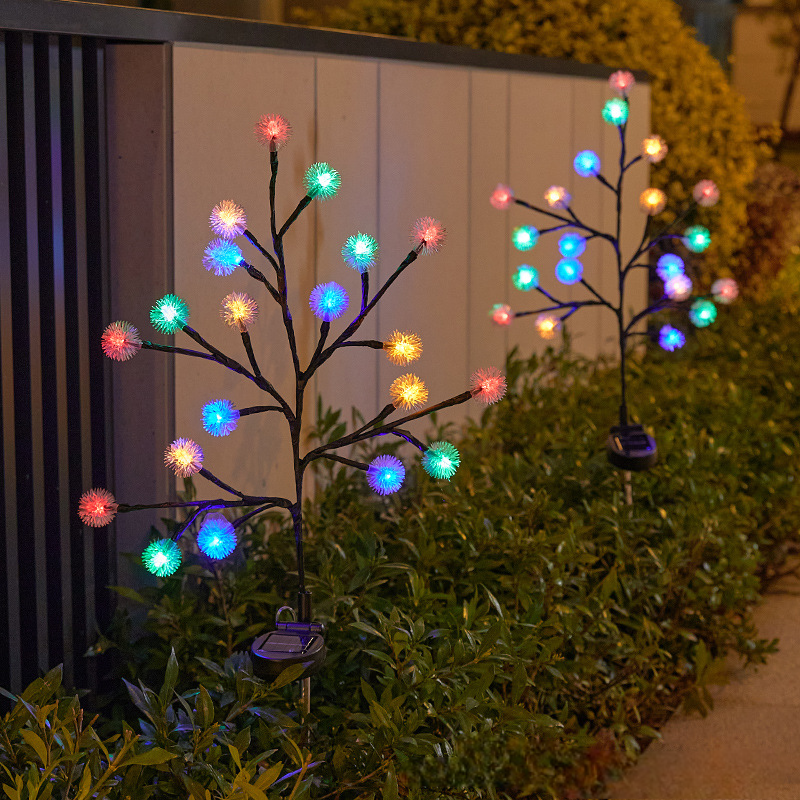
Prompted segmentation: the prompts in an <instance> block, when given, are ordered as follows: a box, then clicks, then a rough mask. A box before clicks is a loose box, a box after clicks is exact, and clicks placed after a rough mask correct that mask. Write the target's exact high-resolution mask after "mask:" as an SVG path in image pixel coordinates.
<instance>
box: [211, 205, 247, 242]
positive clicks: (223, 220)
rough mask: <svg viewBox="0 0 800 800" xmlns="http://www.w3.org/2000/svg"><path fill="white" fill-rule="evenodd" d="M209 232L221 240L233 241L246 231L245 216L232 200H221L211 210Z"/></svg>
mask: <svg viewBox="0 0 800 800" xmlns="http://www.w3.org/2000/svg"><path fill="white" fill-rule="evenodd" d="M208 223H209V225H210V226H211V230H212V231H214V233H215V234H216V235H217V236H221V237H222V238H223V239H235V238H236V237H237V236H241V235H242V234H243V233H244V232H245V231H246V230H247V214H245V213H244V209H243V208H242V207H241V206H237V205H236V203H234V202H233V200H223V201H222V202H221V203H217V205H215V206H214V208H213V209H211V216H210V217H209V218H208Z"/></svg>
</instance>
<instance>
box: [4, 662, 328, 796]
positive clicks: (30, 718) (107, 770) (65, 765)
mask: <svg viewBox="0 0 800 800" xmlns="http://www.w3.org/2000/svg"><path fill="white" fill-rule="evenodd" d="M215 670H216V672H217V674H218V681H217V683H218V684H220V685H219V686H218V687H217V688H216V689H214V688H212V689H211V690H207V689H206V688H205V687H203V686H200V687H199V689H194V690H193V691H189V692H186V693H184V694H183V695H176V694H175V692H174V689H175V685H176V682H177V679H178V662H177V659H176V658H175V656H174V654H173V655H172V656H171V657H170V658H169V659H168V663H167V669H166V679H165V681H164V684H163V686H162V687H161V690H160V691H159V692H154V691H152V690H150V689H148V688H147V687H146V686H144V684H141V683H140V684H139V685H138V686H134V685H132V684H129V685H128V691H129V692H130V696H131V698H132V701H133V703H134V705H135V708H136V710H137V712H139V713H141V714H143V715H144V717H145V719H144V720H140V721H139V726H140V728H141V731H142V732H141V734H135V733H134V732H133V730H132V728H131V727H130V726H129V725H128V724H127V723H123V725H122V731H121V733H119V734H113V735H111V736H108V737H106V738H101V736H100V735H99V734H98V731H97V730H96V728H95V727H94V725H95V722H96V717H95V718H94V719H92V720H91V721H87V719H86V714H85V712H84V710H83V709H82V708H81V705H80V702H79V700H78V697H77V696H75V697H67V696H65V695H64V693H63V692H62V691H61V669H60V668H56V669H54V670H52V671H51V672H49V673H48V674H47V675H45V676H44V678H42V679H40V680H37V681H34V682H33V683H32V684H31V685H30V686H28V688H27V689H26V690H25V692H24V693H23V694H22V695H20V696H19V697H16V696H14V695H11V694H8V693H7V692H3V694H6V695H7V696H8V697H9V698H10V699H11V700H12V701H13V702H14V707H13V708H12V710H11V711H10V712H9V713H8V714H6V715H5V717H3V719H2V720H0V785H1V786H2V789H3V792H4V795H5V796H7V797H8V798H10V800H34V798H41V800H49V798H51V797H52V798H59V800H62V799H63V800H89V798H100V799H101V800H102V799H103V798H120V799H121V798H136V800H147V798H150V797H158V798H164V797H191V798H195V799H196V800H246V798H261V800H277V798H279V797H292V798H301V797H307V796H308V790H309V788H310V776H311V773H312V772H313V767H314V766H316V765H314V764H312V762H311V759H310V758H309V757H308V754H307V753H306V752H303V751H302V750H301V749H300V748H298V747H297V746H296V745H295V744H294V743H293V741H292V740H291V739H289V738H287V737H285V736H283V735H282V731H285V730H286V729H291V728H292V727H293V726H294V723H293V722H292V721H291V720H290V719H288V718H286V717H283V716H282V715H280V714H279V713H278V712H275V711H273V710H272V709H270V708H269V707H268V706H265V703H266V701H268V700H269V699H271V698H272V697H273V696H274V693H275V691H276V690H277V689H279V688H280V687H281V686H282V685H284V684H285V683H287V682H289V681H290V680H292V679H293V678H295V677H296V675H297V671H296V670H295V671H294V673H293V674H292V673H289V671H288V670H287V671H286V672H285V673H284V674H283V675H281V676H280V677H279V678H278V679H277V680H276V681H275V683H274V684H273V685H272V686H269V687H268V686H265V685H264V684H263V683H261V682H260V681H255V680H253V676H252V674H251V673H250V672H248V670H247V669H246V664H242V659H241V658H239V659H234V660H232V661H229V662H228V663H226V664H225V665H224V667H215ZM223 684H224V686H223ZM263 717H267V718H268V719H269V720H270V722H269V723H267V722H265V721H264V719H263ZM281 744H287V745H288V747H287V754H286V755H284V756H283V759H285V760H287V761H293V762H294V763H295V765H296V769H294V770H293V771H292V772H287V771H286V769H285V767H284V765H283V763H282V760H281V759H277V760H276V759H273V758H272V756H273V755H274V753H275V752H276V750H277V746H278V745H281ZM309 770H311V771H309Z"/></svg>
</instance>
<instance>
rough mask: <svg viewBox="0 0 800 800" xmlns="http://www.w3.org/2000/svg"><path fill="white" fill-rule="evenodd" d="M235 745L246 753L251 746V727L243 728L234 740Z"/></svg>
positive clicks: (241, 751)
mask: <svg viewBox="0 0 800 800" xmlns="http://www.w3.org/2000/svg"><path fill="white" fill-rule="evenodd" d="M233 746H234V747H235V748H236V749H237V750H238V751H239V752H240V753H246V752H247V748H248V747H250V728H242V730H240V731H239V733H238V734H236V738H235V739H234V740H233Z"/></svg>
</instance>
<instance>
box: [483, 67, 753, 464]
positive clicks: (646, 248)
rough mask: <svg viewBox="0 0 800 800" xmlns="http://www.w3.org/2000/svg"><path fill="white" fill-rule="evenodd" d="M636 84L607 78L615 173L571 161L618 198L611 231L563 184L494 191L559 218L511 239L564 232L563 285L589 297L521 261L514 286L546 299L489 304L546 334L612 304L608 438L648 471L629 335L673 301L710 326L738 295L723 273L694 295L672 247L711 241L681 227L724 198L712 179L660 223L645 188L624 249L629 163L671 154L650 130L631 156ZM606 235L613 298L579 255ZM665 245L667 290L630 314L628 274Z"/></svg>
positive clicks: (528, 245)
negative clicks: (577, 206) (614, 345)
mask: <svg viewBox="0 0 800 800" xmlns="http://www.w3.org/2000/svg"><path fill="white" fill-rule="evenodd" d="M634 84H635V80H634V76H633V74H632V73H631V72H627V71H624V70H621V71H618V72H615V73H614V74H613V75H612V76H611V77H610V78H609V85H610V86H611V88H612V90H613V91H614V92H615V93H616V94H617V96H616V97H613V98H612V99H610V100H609V101H608V102H607V103H606V104H605V105H604V106H603V110H602V116H603V119H604V120H605V122H607V123H608V124H609V125H611V126H613V127H615V128H616V129H617V131H618V132H619V143H620V150H619V161H618V169H617V174H616V179H613V180H609V179H607V178H606V177H604V176H603V174H602V172H601V164H600V158H599V156H598V155H597V153H595V152H593V151H591V150H582V151H581V152H579V153H578V154H577V155H576V156H575V159H574V161H573V167H574V169H575V172H576V173H577V174H578V175H579V176H580V177H583V178H595V179H596V180H598V181H599V182H600V183H601V184H602V185H603V186H604V187H605V188H606V189H608V190H609V191H610V192H611V193H612V194H613V197H614V200H615V204H616V226H615V229H614V230H613V231H612V232H606V231H602V230H598V229H596V228H594V227H592V226H591V225H588V224H587V223H586V222H584V221H583V220H582V219H581V218H580V217H578V215H577V213H576V212H575V211H574V209H573V207H572V198H571V196H570V194H569V192H568V191H567V190H566V189H565V188H564V187H563V186H551V187H550V188H549V189H547V191H546V192H545V193H544V200H545V203H546V207H540V206H536V205H533V204H532V203H528V202H526V201H525V200H520V199H518V198H517V197H515V195H514V191H513V189H511V187H509V186H505V185H503V184H500V185H498V187H497V188H496V189H495V190H494V192H493V193H492V196H491V198H490V200H491V203H492V205H493V206H494V207H495V208H498V209H507V208H509V207H510V206H511V205H512V204H513V203H516V204H517V205H520V206H523V207H525V208H529V209H531V210H532V211H535V212H537V213H539V214H541V215H543V216H544V217H547V218H548V219H549V220H553V221H554V224H552V225H550V227H547V228H543V229H541V230H540V229H537V228H535V227H533V226H531V225H523V226H520V227H518V228H516V229H515V230H514V231H513V232H512V243H513V244H514V246H515V247H516V248H517V249H518V250H520V251H523V252H525V251H528V250H531V249H533V248H534V247H535V246H536V243H537V241H538V240H539V237H540V236H543V235H545V234H548V233H554V232H556V231H561V232H562V235H561V237H560V239H559V242H558V248H559V252H560V254H561V256H562V258H561V259H560V260H559V261H558V263H557V264H556V266H555V277H556V279H557V280H558V281H559V283H561V284H563V285H565V286H573V285H577V284H581V285H582V286H583V288H584V289H585V290H586V292H587V295H586V296H585V297H584V299H581V300H574V301H564V300H560V299H558V298H557V297H556V296H555V295H554V294H553V293H552V292H550V291H548V290H546V289H544V288H543V287H542V286H540V284H539V271H538V269H536V267H533V266H531V265H529V264H522V265H521V266H520V267H518V269H517V271H516V273H515V274H514V276H513V283H514V286H515V287H516V288H517V289H519V290H520V291H523V292H528V291H531V290H535V291H537V292H538V293H539V294H541V295H543V296H544V298H545V299H546V301H547V304H546V305H544V306H542V307H540V308H536V309H534V310H530V311H516V312H515V311H513V310H512V309H511V307H510V306H509V305H507V304H500V303H498V304H497V305H495V306H494V307H493V308H492V309H491V312H490V314H491V318H492V321H493V322H494V323H495V324H496V325H499V326H506V325H510V324H511V323H512V322H513V320H514V319H515V318H518V317H527V316H534V318H535V319H534V326H535V328H536V330H537V332H538V333H539V334H540V335H541V336H542V337H543V338H544V339H551V338H553V337H554V336H555V334H556V333H557V332H558V331H559V329H560V328H561V326H562V324H563V323H564V322H565V321H566V320H567V319H569V317H570V316H572V314H574V313H575V312H576V311H577V310H578V309H580V308H584V307H586V306H602V307H605V308H607V309H608V310H609V311H611V312H612V313H613V314H614V316H615V317H616V321H617V333H618V336H617V341H618V345H619V376H620V407H619V425H615V426H613V427H612V428H611V433H610V435H609V438H608V443H607V453H608V457H609V460H610V461H611V463H612V464H614V465H615V466H618V467H621V468H623V469H625V470H628V471H630V470H644V469H648V468H649V467H651V466H652V465H653V464H654V463H655V461H656V458H657V449H656V443H655V440H654V439H653V437H652V436H649V435H648V434H647V433H645V431H644V428H643V427H642V426H641V425H638V424H631V422H630V421H629V418H628V405H627V375H626V357H627V350H628V341H629V339H631V337H634V336H642V335H644V336H650V335H651V334H649V333H643V332H640V331H637V330H636V327H637V325H638V323H640V322H641V321H642V320H643V319H645V318H646V317H648V316H650V315H651V314H655V313H656V312H658V311H662V310H664V309H667V308H687V307H688V309H689V319H690V320H691V322H692V323H693V324H694V325H695V326H696V327H706V326H707V325H710V324H711V323H712V322H713V321H714V320H715V318H716V316H717V309H716V305H715V304H716V303H721V304H727V303H730V302H732V301H733V300H734V299H735V298H736V296H737V294H738V288H737V285H736V282H735V281H733V280H732V279H730V278H722V279H720V280H718V281H716V282H715V283H714V284H713V285H712V287H711V294H710V295H709V296H705V297H697V296H695V297H692V288H693V284H692V280H691V278H690V277H689V276H688V275H687V274H686V268H685V264H684V260H683V258H681V256H680V255H679V254H678V253H676V252H672V250H674V249H680V248H679V247H678V248H674V247H673V245H679V246H680V245H682V247H683V248H684V249H685V250H688V251H689V252H690V253H702V252H703V251H704V250H706V248H708V246H709V245H710V244H711V235H710V233H709V231H708V229H707V228H705V227H703V226H702V225H691V226H689V227H688V228H686V229H685V230H684V231H683V232H682V233H679V232H677V230H676V229H677V228H678V226H679V225H680V224H681V223H682V222H684V221H685V220H686V219H687V217H689V216H690V215H691V214H693V213H694V212H695V210H696V209H697V207H698V206H700V207H708V206H712V205H714V204H715V203H716V202H717V201H718V200H719V191H718V189H717V187H716V185H715V184H714V182H713V181H710V180H702V181H700V182H699V183H698V184H697V185H696V186H695V187H694V192H693V197H694V202H693V203H692V204H690V205H689V206H687V207H686V208H685V209H684V210H683V211H682V212H681V213H680V214H676V215H675V219H674V220H673V221H672V222H671V223H669V224H667V225H665V226H663V227H661V228H660V229H656V228H655V226H654V225H653V219H654V217H656V216H657V215H658V214H660V213H661V212H662V211H663V210H664V209H665V207H666V203H667V197H666V195H665V194H664V192H662V191H661V190H660V189H655V188H649V189H645V191H643V192H642V193H641V195H640V197H639V205H640V208H641V210H642V212H643V213H644V214H645V223H644V230H643V232H642V236H641V240H640V241H639V244H638V246H637V247H636V249H635V250H634V251H633V252H632V253H626V254H623V249H622V245H621V229H622V194H623V180H624V178H625V175H626V173H627V172H628V170H629V169H630V168H631V167H633V166H634V165H635V164H637V163H639V162H642V163H651V164H657V163H658V162H660V161H661V160H662V159H663V158H664V157H665V156H666V154H667V144H666V142H664V140H663V139H662V138H661V137H660V136H657V135H651V136H648V137H647V138H646V139H645V140H644V141H643V142H642V145H641V151H640V152H639V153H638V154H637V155H635V156H633V157H632V158H629V156H628V151H627V145H626V130H627V121H628V112H629V101H628V94H629V92H630V91H631V89H632V88H633V86H634ZM593 239H597V240H601V241H604V242H607V243H608V245H609V246H610V247H611V248H612V250H613V254H614V261H615V264H616V277H617V279H618V280H617V281H616V285H617V287H618V294H617V296H616V297H615V298H614V299H609V298H607V297H604V296H603V295H602V294H601V293H600V292H599V291H597V290H596V289H595V288H594V287H593V286H592V284H591V283H589V281H587V280H586V278H585V277H584V274H583V265H582V264H581V261H580V256H581V255H582V254H583V253H584V251H585V250H586V247H587V244H588V243H589V242H590V241H591V240H593ZM659 250H663V251H666V252H664V253H663V255H661V257H660V258H659V259H658V263H657V266H656V274H657V275H658V277H659V278H660V279H661V280H662V281H663V294H662V296H661V297H660V298H659V299H658V300H656V301H655V302H653V303H652V304H651V305H648V306H647V307H646V308H644V309H642V310H641V311H638V312H629V313H626V288H627V282H628V279H629V278H631V277H632V275H633V274H634V273H635V272H636V271H637V270H640V269H646V270H650V269H652V265H651V260H652V257H653V255H654V254H655V253H656V252H658V251H659ZM657 338H658V343H659V344H660V345H661V347H663V348H664V349H665V350H668V351H670V352H672V351H674V350H676V349H678V348H680V347H682V346H683V344H684V343H685V341H686V337H685V335H684V333H683V332H682V331H681V330H679V329H678V328H675V327H673V326H671V325H664V326H662V327H661V329H660V330H659V332H658V336H657Z"/></svg>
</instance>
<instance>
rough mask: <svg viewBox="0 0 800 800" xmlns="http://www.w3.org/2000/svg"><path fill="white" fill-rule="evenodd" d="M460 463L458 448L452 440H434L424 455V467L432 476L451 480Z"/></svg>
mask: <svg viewBox="0 0 800 800" xmlns="http://www.w3.org/2000/svg"><path fill="white" fill-rule="evenodd" d="M460 463H461V456H460V455H459V452H458V449H457V448H456V447H455V446H454V445H452V444H450V442H433V443H432V444H431V445H430V447H428V449H427V450H426V451H425V453H424V454H423V456H422V468H423V469H424V470H425V472H427V473H428V475H430V476H431V478H437V479H441V478H444V479H445V480H448V481H449V480H450V478H452V477H453V475H455V474H456V470H457V469H458V465H459V464H460Z"/></svg>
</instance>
